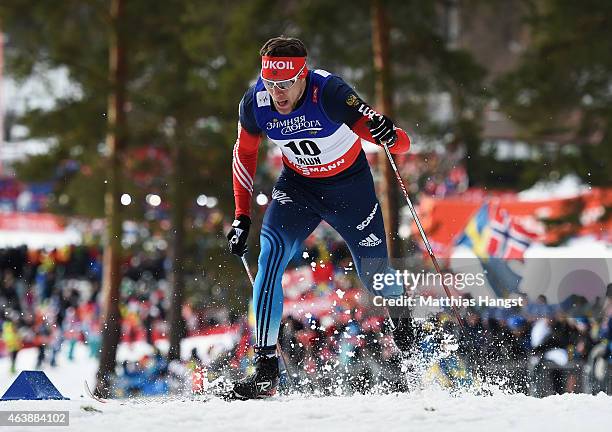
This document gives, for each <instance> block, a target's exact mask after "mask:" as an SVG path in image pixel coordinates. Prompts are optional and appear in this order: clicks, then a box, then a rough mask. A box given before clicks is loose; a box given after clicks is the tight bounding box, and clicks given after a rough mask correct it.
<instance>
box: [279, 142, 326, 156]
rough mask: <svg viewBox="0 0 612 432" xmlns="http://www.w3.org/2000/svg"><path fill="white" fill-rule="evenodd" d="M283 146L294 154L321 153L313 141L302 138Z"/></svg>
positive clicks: (312, 154) (313, 154) (311, 154)
mask: <svg viewBox="0 0 612 432" xmlns="http://www.w3.org/2000/svg"><path fill="white" fill-rule="evenodd" d="M285 147H287V148H289V149H290V150H291V151H292V152H293V153H294V154H295V155H296V156H302V155H306V156H316V155H320V154H321V149H319V147H318V146H317V145H316V144H315V143H314V142H313V141H309V140H302V141H299V142H298V143H297V144H296V142H295V141H291V142H290V143H289V144H285Z"/></svg>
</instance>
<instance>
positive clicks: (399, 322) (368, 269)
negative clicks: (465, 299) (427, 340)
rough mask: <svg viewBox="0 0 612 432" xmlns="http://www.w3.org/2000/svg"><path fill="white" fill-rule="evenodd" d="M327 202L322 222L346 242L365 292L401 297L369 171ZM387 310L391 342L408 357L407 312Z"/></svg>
mask: <svg viewBox="0 0 612 432" xmlns="http://www.w3.org/2000/svg"><path fill="white" fill-rule="evenodd" d="M330 199H331V200H332V201H335V206H334V210H333V211H329V212H326V214H325V215H324V219H325V221H327V222H328V223H329V224H330V225H331V226H332V227H333V228H334V229H335V230H336V231H337V232H338V233H339V234H340V235H341V236H342V238H343V239H344V240H345V241H346V243H347V245H348V247H349V249H350V251H351V254H352V256H353V260H354V262H355V267H356V269H357V272H358V274H359V278H360V279H361V281H362V283H363V285H364V286H365V288H366V289H367V290H368V291H369V292H370V293H372V294H374V295H379V296H383V297H385V298H394V297H399V296H401V295H403V294H404V292H405V288H404V284H403V281H402V280H401V278H400V280H397V279H398V278H396V277H395V276H396V271H395V269H393V268H392V267H391V266H390V265H389V259H388V253H387V243H386V235H385V226H384V222H383V217H382V212H381V208H380V204H379V202H378V199H377V198H376V192H375V189H374V182H373V180H372V175H371V173H370V171H369V170H365V171H364V172H362V173H360V175H359V176H358V177H357V178H355V179H354V181H353V183H352V184H351V185H350V187H345V188H343V189H341V190H340V189H339V190H337V191H336V194H335V195H334V196H332V197H330ZM386 275H392V276H393V277H390V278H388V279H387V280H392V281H393V282H392V283H390V284H387V283H384V282H385V276H386ZM388 309H389V312H390V315H391V318H392V321H393V325H394V330H393V336H394V339H395V342H396V344H397V346H398V348H399V349H400V350H401V351H402V352H404V353H406V354H410V353H411V352H412V351H413V349H414V346H415V339H416V336H415V328H414V322H413V319H412V317H411V313H410V309H409V308H407V307H397V308H393V309H392V310H391V309H390V308H388Z"/></svg>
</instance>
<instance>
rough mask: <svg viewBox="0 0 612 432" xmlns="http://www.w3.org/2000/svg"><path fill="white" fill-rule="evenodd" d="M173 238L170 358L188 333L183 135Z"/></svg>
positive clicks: (176, 148) (175, 153) (175, 152)
mask: <svg viewBox="0 0 612 432" xmlns="http://www.w3.org/2000/svg"><path fill="white" fill-rule="evenodd" d="M172 163H173V170H174V172H173V176H172V230H173V233H172V234H173V235H172V240H171V246H170V259H171V263H172V268H171V274H170V290H171V293H172V296H171V298H170V311H169V321H170V348H169V350H168V361H172V360H177V359H180V356H181V339H183V337H184V336H185V322H184V319H183V315H182V307H183V291H184V288H185V286H184V285H185V277H184V276H185V275H184V259H185V252H184V251H185V215H186V201H185V185H184V181H183V178H182V173H183V172H184V171H183V170H184V167H185V148H184V143H183V142H182V139H181V137H180V136H179V138H178V139H177V140H176V141H175V142H174V143H173V147H172Z"/></svg>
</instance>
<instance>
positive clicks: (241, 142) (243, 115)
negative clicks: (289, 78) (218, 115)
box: [227, 88, 262, 256]
mask: <svg viewBox="0 0 612 432" xmlns="http://www.w3.org/2000/svg"><path fill="white" fill-rule="evenodd" d="M252 91H253V88H250V89H249V90H248V91H247V92H246V93H245V95H244V97H243V98H242V100H241V101H240V107H239V116H240V119H239V121H238V138H237V139H236V144H234V150H233V157H232V181H233V186H234V203H235V205H236V210H235V220H234V222H233V223H232V229H231V230H230V232H229V233H228V234H227V240H228V242H229V249H230V252H231V253H233V254H235V255H238V256H242V255H244V253H245V252H246V250H247V247H246V242H247V238H248V235H249V228H250V226H251V218H250V214H251V198H252V196H253V178H254V177H255V170H256V169H257V153H258V151H259V144H260V143H261V139H262V135H261V130H259V128H258V127H257V123H256V121H255V115H254V113H253V93H252Z"/></svg>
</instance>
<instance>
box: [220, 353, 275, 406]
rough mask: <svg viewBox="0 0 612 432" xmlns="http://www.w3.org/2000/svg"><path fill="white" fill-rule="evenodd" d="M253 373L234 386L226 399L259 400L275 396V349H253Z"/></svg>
mask: <svg viewBox="0 0 612 432" xmlns="http://www.w3.org/2000/svg"><path fill="white" fill-rule="evenodd" d="M254 365H255V372H253V373H252V374H251V375H249V376H247V377H246V378H243V379H241V380H240V381H238V382H236V383H235V384H234V387H233V389H232V390H231V393H230V395H229V397H228V399H238V400H247V399H261V398H266V397H270V396H274V395H275V394H276V388H277V387H278V381H279V375H280V373H279V367H278V357H277V356H276V347H275V346H272V347H264V348H257V347H256V348H255V360H254Z"/></svg>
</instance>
